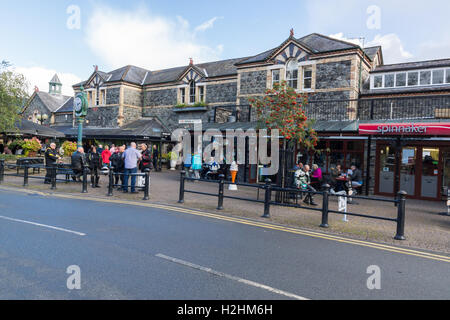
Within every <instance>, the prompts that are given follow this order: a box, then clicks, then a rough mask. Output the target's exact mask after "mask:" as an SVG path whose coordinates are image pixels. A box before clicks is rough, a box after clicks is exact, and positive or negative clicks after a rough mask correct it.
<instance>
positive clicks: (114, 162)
mask: <svg viewBox="0 0 450 320" xmlns="http://www.w3.org/2000/svg"><path fill="white" fill-rule="evenodd" d="M124 151H125V148H124V147H123V146H120V147H118V148H116V152H115V153H114V154H113V155H112V156H111V158H109V160H110V162H111V166H112V167H113V172H114V184H115V185H118V184H119V179H120V182H121V183H120V186H119V187H118V189H119V190H120V189H122V185H123V173H124V169H125V167H124V161H123V152H124Z"/></svg>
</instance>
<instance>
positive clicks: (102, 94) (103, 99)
mask: <svg viewBox="0 0 450 320" xmlns="http://www.w3.org/2000/svg"><path fill="white" fill-rule="evenodd" d="M100 103H101V104H102V105H103V106H104V105H106V89H104V90H101V91H100Z"/></svg>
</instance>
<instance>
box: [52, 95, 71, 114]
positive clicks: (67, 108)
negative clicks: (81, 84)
mask: <svg viewBox="0 0 450 320" xmlns="http://www.w3.org/2000/svg"><path fill="white" fill-rule="evenodd" d="M72 111H73V97H70V98H69V99H67V101H66V102H65V103H64V104H63V105H62V106H61V107H59V109H58V110H56V111H55V113H68V112H72Z"/></svg>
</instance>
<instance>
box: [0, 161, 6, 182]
mask: <svg viewBox="0 0 450 320" xmlns="http://www.w3.org/2000/svg"><path fill="white" fill-rule="evenodd" d="M4 177H5V160H4V159H1V160H0V183H2V182H3V179H4Z"/></svg>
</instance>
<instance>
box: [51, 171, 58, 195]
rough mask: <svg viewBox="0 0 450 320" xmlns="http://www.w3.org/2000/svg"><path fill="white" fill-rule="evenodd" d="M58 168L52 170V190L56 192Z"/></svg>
mask: <svg viewBox="0 0 450 320" xmlns="http://www.w3.org/2000/svg"><path fill="white" fill-rule="evenodd" d="M57 170H58V169H57V168H56V167H53V168H52V178H51V183H52V187H51V190H56V176H57Z"/></svg>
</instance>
